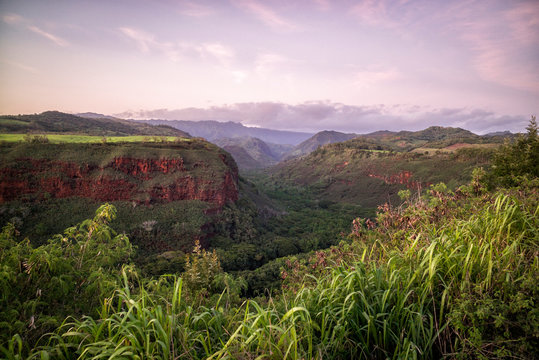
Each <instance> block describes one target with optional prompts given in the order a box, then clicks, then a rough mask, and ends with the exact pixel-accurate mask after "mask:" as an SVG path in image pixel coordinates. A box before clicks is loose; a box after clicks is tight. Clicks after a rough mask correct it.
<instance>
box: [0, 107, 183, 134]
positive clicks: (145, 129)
mask: <svg viewBox="0 0 539 360" xmlns="http://www.w3.org/2000/svg"><path fill="white" fill-rule="evenodd" d="M0 133H22V134H27V133H34V134H43V133H46V134H85V135H94V136H127V135H146V136H177V137H189V134H187V133H186V132H183V131H181V130H178V129H175V128H173V127H170V126H167V125H157V126H152V125H149V124H147V123H144V122H136V121H128V120H121V119H111V118H96V119H92V118H86V117H81V116H76V115H71V114H66V113H62V112H59V111H46V112H43V113H41V114H35V115H2V116H0Z"/></svg>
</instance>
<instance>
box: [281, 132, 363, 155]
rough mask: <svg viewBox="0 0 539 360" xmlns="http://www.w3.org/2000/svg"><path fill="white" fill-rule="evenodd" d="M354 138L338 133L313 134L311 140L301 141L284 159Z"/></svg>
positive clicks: (353, 135)
mask: <svg viewBox="0 0 539 360" xmlns="http://www.w3.org/2000/svg"><path fill="white" fill-rule="evenodd" d="M355 137H357V134H345V133H341V132H338V131H321V132H319V133H316V134H314V135H313V136H312V137H311V138H309V139H307V140H305V141H303V142H302V143H301V144H299V145H297V146H296V147H295V148H294V149H293V150H291V151H290V152H289V153H288V154H287V155H286V157H287V158H293V157H297V156H302V155H306V154H310V153H311V152H313V151H314V150H316V149H318V148H319V147H320V146H323V145H327V144H333V143H336V142H343V141H346V140H350V139H353V138H355Z"/></svg>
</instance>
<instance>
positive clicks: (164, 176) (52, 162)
mask: <svg viewBox="0 0 539 360" xmlns="http://www.w3.org/2000/svg"><path fill="white" fill-rule="evenodd" d="M50 146H51V147H52V146H54V145H50ZM106 155H107V154H104V156H102V158H101V159H99V158H97V159H94V160H93V161H91V162H86V163H84V162H80V161H77V162H75V161H63V160H56V159H50V158H34V157H20V158H14V159H13V160H11V161H10V162H9V163H7V164H6V163H4V164H2V165H3V166H2V167H1V168H0V203H2V202H7V201H11V200H17V199H25V198H27V199H28V198H34V199H36V198H37V199H39V198H46V197H53V198H66V197H86V198H90V199H94V200H98V201H135V202H137V203H144V204H151V203H158V202H170V201H177V200H201V201H204V202H208V203H211V204H212V207H219V208H220V207H222V206H223V205H225V204H226V203H227V202H229V201H236V200H237V199H238V171H237V167H236V166H235V164H234V163H233V160H232V159H229V156H226V155H224V154H222V153H219V152H218V151H216V150H212V151H209V150H208V153H207V154H206V153H203V155H204V156H205V158H206V159H207V158H209V159H210V160H211V162H212V165H213V167H211V166H209V165H208V164H206V163H204V161H203V159H205V158H204V156H201V159H195V160H196V161H193V159H191V162H192V163H190V165H189V166H186V164H185V160H184V158H183V157H181V156H179V155H174V156H168V157H159V158H142V157H140V156H130V155H127V156H117V157H114V158H112V160H109V161H106V160H104V159H105V158H106ZM191 158H193V156H191ZM216 163H217V164H219V163H220V165H219V166H216V165H215V164H216ZM199 168H204V172H200V171H197V169H199Z"/></svg>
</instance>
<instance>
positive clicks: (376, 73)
mask: <svg viewBox="0 0 539 360" xmlns="http://www.w3.org/2000/svg"><path fill="white" fill-rule="evenodd" d="M400 77H401V74H400V72H399V71H398V70H397V69H395V68H390V69H371V70H362V71H357V72H355V73H354V76H353V79H354V83H355V84H356V86H358V87H360V88H369V87H371V86H373V85H377V84H380V83H385V82H387V81H391V80H396V79H398V78H400Z"/></svg>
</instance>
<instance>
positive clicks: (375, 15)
mask: <svg viewBox="0 0 539 360" xmlns="http://www.w3.org/2000/svg"><path fill="white" fill-rule="evenodd" d="M350 12H351V13H352V14H353V15H355V16H356V17H357V18H359V19H360V20H361V22H363V23H366V24H369V25H383V26H388V27H391V26H394V24H395V23H394V22H393V21H392V20H391V19H390V18H389V15H388V13H387V7H386V4H385V1H382V0H362V1H360V2H359V3H357V4H356V5H354V6H353V7H352V8H351V10H350Z"/></svg>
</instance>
